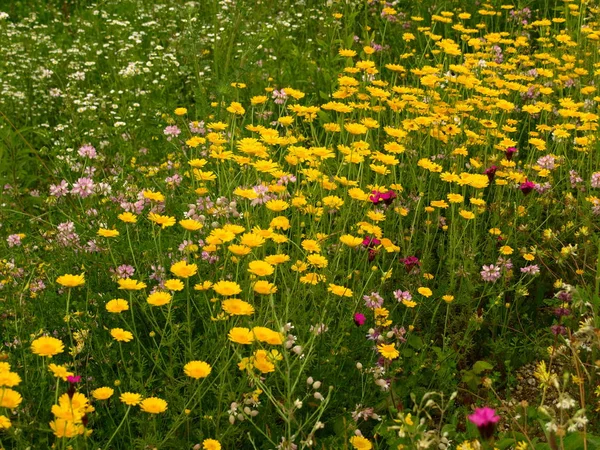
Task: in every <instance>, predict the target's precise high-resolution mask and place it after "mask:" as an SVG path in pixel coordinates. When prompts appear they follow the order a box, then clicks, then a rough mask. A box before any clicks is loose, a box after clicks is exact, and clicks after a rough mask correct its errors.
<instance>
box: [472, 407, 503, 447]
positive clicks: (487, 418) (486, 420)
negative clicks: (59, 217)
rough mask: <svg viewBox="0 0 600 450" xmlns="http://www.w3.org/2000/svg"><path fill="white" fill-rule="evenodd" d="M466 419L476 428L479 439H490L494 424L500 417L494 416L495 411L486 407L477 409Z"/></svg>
mask: <svg viewBox="0 0 600 450" xmlns="http://www.w3.org/2000/svg"><path fill="white" fill-rule="evenodd" d="M468 418H469V422H471V423H473V424H474V425H475V426H477V429H478V430H479V433H480V434H481V437H482V438H484V439H489V438H491V437H492V435H493V434H494V430H495V428H496V424H497V423H498V421H499V420H500V417H499V416H498V415H496V411H494V410H493V409H492V408H488V407H487V406H486V407H484V408H477V409H476V410H475V412H474V413H473V414H471V415H470V416H469V417H468Z"/></svg>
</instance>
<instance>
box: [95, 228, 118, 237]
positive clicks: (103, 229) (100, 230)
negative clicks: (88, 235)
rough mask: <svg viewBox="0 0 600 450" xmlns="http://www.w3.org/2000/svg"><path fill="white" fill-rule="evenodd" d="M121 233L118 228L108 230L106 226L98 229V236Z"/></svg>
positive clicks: (110, 235) (113, 235) (114, 235)
mask: <svg viewBox="0 0 600 450" xmlns="http://www.w3.org/2000/svg"><path fill="white" fill-rule="evenodd" d="M118 235H119V231H118V230H108V229H106V228H100V229H99V230H98V236H102V237H117V236H118Z"/></svg>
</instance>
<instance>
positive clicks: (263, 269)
mask: <svg viewBox="0 0 600 450" xmlns="http://www.w3.org/2000/svg"><path fill="white" fill-rule="evenodd" d="M274 271H275V268H274V267H273V266H272V265H271V264H269V263H268V262H265V261H261V260H257V261H252V262H251V263H250V264H248V272H250V273H252V274H254V275H256V276H259V277H264V276H267V275H271V274H272V273H273V272H274Z"/></svg>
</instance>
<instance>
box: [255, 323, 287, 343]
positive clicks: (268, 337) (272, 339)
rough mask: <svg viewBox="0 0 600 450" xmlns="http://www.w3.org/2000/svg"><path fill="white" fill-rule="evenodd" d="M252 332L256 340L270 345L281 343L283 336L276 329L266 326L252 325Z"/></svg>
mask: <svg viewBox="0 0 600 450" xmlns="http://www.w3.org/2000/svg"><path fill="white" fill-rule="evenodd" d="M252 333H253V334H254V337H255V338H256V340H258V341H260V342H266V343H267V344H271V345H281V344H283V337H282V336H281V333H278V332H277V331H273V330H271V329H270V328H267V327H254V328H252Z"/></svg>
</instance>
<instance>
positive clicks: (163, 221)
mask: <svg viewBox="0 0 600 450" xmlns="http://www.w3.org/2000/svg"><path fill="white" fill-rule="evenodd" d="M148 219H150V221H151V222H154V223H155V224H157V225H160V226H161V228H163V229H164V228H167V227H172V226H173V225H175V222H176V220H175V217H170V216H161V215H160V214H156V213H152V212H151V213H150V214H148Z"/></svg>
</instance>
